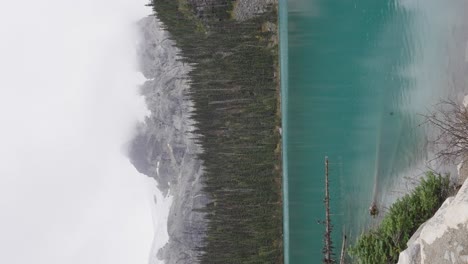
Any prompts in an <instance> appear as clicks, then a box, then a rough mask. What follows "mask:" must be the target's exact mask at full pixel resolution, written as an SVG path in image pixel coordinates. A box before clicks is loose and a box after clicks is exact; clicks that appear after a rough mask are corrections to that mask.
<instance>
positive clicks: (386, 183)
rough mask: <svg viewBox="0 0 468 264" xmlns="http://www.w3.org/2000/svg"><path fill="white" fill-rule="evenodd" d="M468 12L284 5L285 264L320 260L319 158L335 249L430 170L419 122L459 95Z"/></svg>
mask: <svg viewBox="0 0 468 264" xmlns="http://www.w3.org/2000/svg"><path fill="white" fill-rule="evenodd" d="M466 7H467V5H466V1H450V2H448V1H438V0H420V1H418V0H405V1H389V0H386V1H383V0H345V1H343V0H314V1H312V0H290V1H283V0H280V33H281V34H280V36H281V42H280V43H281V65H282V73H281V74H282V83H281V85H282V97H283V106H282V110H283V131H284V133H283V137H284V140H283V151H284V157H283V158H284V188H285V189H284V236H285V237H284V241H285V243H284V244H285V263H292V264H300V263H320V261H321V259H322V254H321V250H322V245H323V244H322V238H323V231H324V227H323V226H322V225H320V224H317V221H319V220H324V218H325V215H324V207H323V202H322V200H323V197H324V158H325V156H328V157H329V161H330V191H331V210H332V213H333V215H332V220H333V224H334V243H335V247H336V248H337V249H338V250H339V248H340V246H341V232H342V230H343V229H345V230H346V232H347V233H348V234H350V235H351V237H352V238H351V239H352V240H354V239H355V237H356V235H358V234H360V233H361V232H362V230H364V229H366V228H368V227H369V226H372V225H373V224H375V222H374V220H372V219H371V218H370V217H369V214H368V211H367V210H368V208H369V205H370V204H371V202H372V201H373V200H375V201H376V202H377V204H379V205H380V206H381V207H382V206H384V205H386V204H388V202H389V201H391V200H394V199H395V197H396V196H398V195H401V193H403V192H404V191H405V190H404V188H403V187H402V186H404V184H403V185H402V182H403V183H404V181H405V180H404V177H415V176H418V175H421V174H422V173H423V172H424V171H425V170H426V169H425V161H426V160H427V159H428V155H429V154H428V153H429V152H430V151H429V150H430V147H431V146H430V144H428V143H427V140H426V138H427V134H428V132H427V131H426V130H427V129H426V128H424V127H423V126H420V124H421V122H422V121H423V120H422V117H421V116H420V114H425V113H428V111H430V109H431V108H432V106H433V105H434V104H435V103H437V102H438V101H439V100H440V99H446V98H452V99H456V98H460V97H461V96H462V95H463V94H464V92H463V91H464V90H465V87H466V82H467V79H466V77H465V76H468V75H467V74H466V73H467V64H466V57H467V39H468V38H467V36H468V34H467V32H468V27H467V24H466V22H465V21H464V19H463V16H464V10H468V9H467V8H466ZM402 179H403V180H402ZM374 196H375V197H374ZM338 253H339V252H338Z"/></svg>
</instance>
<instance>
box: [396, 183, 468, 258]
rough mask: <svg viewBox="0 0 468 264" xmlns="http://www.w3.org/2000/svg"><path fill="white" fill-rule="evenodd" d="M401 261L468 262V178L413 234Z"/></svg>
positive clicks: (401, 256) (401, 254)
mask: <svg viewBox="0 0 468 264" xmlns="http://www.w3.org/2000/svg"><path fill="white" fill-rule="evenodd" d="M398 263H399V264H409V263H411V264H413V263H414V264H416V263H418V264H419V263H421V264H445V263H468V181H465V182H464V184H463V185H462V187H461V188H460V190H459V191H458V194H457V195H456V196H455V197H450V198H448V199H447V200H446V201H445V202H444V203H443V205H442V206H441V208H440V209H439V210H438V211H437V212H436V214H435V215H434V216H433V217H432V218H431V219H429V220H428V221H427V222H426V223H424V224H423V225H422V226H421V227H420V228H419V229H418V231H417V232H416V233H415V234H414V235H413V236H412V237H411V239H410V240H409V241H408V248H407V249H406V250H405V251H403V252H401V253H400V257H399V260H398Z"/></svg>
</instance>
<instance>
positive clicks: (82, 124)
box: [0, 0, 153, 264]
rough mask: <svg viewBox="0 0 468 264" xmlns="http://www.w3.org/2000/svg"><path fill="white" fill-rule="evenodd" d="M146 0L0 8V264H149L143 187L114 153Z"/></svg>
mask: <svg viewBox="0 0 468 264" xmlns="http://www.w3.org/2000/svg"><path fill="white" fill-rule="evenodd" d="M146 2H147V1H146V0H112V1H111V0H81V1H75V0H73V1H71V0H45V1H33V0H21V1H14V0H10V1H6V0H1V1H0V37H1V41H0V72H1V75H0V76H1V77H0V125H1V129H0V159H1V162H0V234H1V235H0V251H1V253H0V263H8V264H27V263H35V264H46V263H47V264H59V263H60V264H64V263H66V264H75V263H80V264H84V263H85V264H93V263H96V264H107V263H109V264H110V263H112V264H120V263H122V264H130V263H131V264H139V263H147V260H148V254H149V251H150V247H151V242H152V239H153V226H152V220H151V210H150V205H149V199H148V195H149V194H148V190H147V186H148V183H147V182H148V179H146V178H145V177H144V176H142V175H139V174H138V173H137V172H136V171H135V169H134V168H133V167H132V166H131V165H130V164H129V162H128V161H127V159H126V158H124V157H123V155H122V145H123V144H124V143H125V142H126V141H127V140H128V139H129V137H130V135H131V133H132V128H133V125H134V124H135V122H136V120H137V119H141V118H142V117H143V115H144V114H145V113H146V111H145V108H144V104H143V100H142V98H140V97H138V96H137V95H136V93H137V88H136V83H137V82H141V80H139V78H137V75H136V74H135V72H134V71H135V61H134V44H135V41H136V37H135V35H133V33H132V28H131V25H132V22H135V21H136V20H138V19H139V18H142V17H143V16H145V15H148V14H149V13H150V10H149V8H147V7H145V6H144V4H145V3H146Z"/></svg>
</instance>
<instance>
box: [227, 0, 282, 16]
mask: <svg viewBox="0 0 468 264" xmlns="http://www.w3.org/2000/svg"><path fill="white" fill-rule="evenodd" d="M274 3H277V0H238V1H237V2H236V4H235V5H234V10H233V17H234V19H236V20H238V21H245V20H248V19H251V18H253V17H255V16H256V15H259V14H262V13H265V12H266V11H267V9H268V6H269V5H272V4H274Z"/></svg>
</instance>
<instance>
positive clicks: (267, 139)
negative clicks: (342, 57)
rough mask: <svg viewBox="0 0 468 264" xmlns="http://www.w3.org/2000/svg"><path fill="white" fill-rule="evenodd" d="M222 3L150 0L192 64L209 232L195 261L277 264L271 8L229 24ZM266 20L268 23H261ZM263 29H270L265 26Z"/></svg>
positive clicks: (226, 2)
mask: <svg viewBox="0 0 468 264" xmlns="http://www.w3.org/2000/svg"><path fill="white" fill-rule="evenodd" d="M234 4H235V2H234V1H229V0H198V1H197V0H189V1H187V0H152V1H151V3H150V4H149V5H150V6H152V8H153V9H154V11H155V13H156V15H157V17H158V18H159V19H160V20H161V22H162V23H163V24H164V26H165V28H166V29H167V30H168V31H169V33H170V34H171V37H172V38H173V39H174V40H175V42H176V43H177V46H178V48H180V50H181V51H182V54H180V55H181V58H182V60H183V62H184V63H188V64H190V65H191V66H192V67H193V69H192V71H191V72H190V73H189V83H190V85H191V88H190V92H189V94H187V99H188V100H192V101H193V102H194V109H195V110H194V111H193V113H192V117H193V119H194V120H195V121H196V127H197V128H196V130H195V131H194V132H195V135H196V140H197V142H198V143H199V144H200V145H201V146H202V148H203V150H204V151H203V153H202V154H200V156H199V158H200V159H201V160H202V161H203V162H204V167H205V172H204V175H203V177H204V178H203V179H204V184H205V188H204V190H205V192H207V193H208V194H209V197H210V198H211V201H212V202H211V203H210V204H209V205H208V207H207V208H200V209H199V210H203V211H205V212H206V220H207V221H208V231H207V232H208V233H207V238H206V241H205V243H204V244H203V245H200V248H199V252H200V257H199V259H200V262H201V263H282V211H281V210H282V209H281V208H282V206H281V174H280V171H281V170H280V149H279V146H280V144H279V142H280V135H279V131H278V127H279V124H280V120H279V116H280V115H279V108H278V107H279V104H278V96H279V95H278V90H277V86H278V81H277V77H276V74H275V72H276V64H277V63H276V62H277V47H276V45H275V44H274V41H272V40H273V39H274V38H275V34H276V32H275V30H276V29H275V30H271V26H270V27H269V26H268V25H272V24H276V19H277V16H276V7H274V6H272V7H271V9H270V10H269V11H268V12H265V13H263V14H261V15H259V16H257V17H256V18H255V19H251V20H248V21H245V22H236V21H234V20H233V19H231V15H230V11H231V9H232V7H233V5H234ZM267 22H270V23H267ZM269 28H270V29H269Z"/></svg>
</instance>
